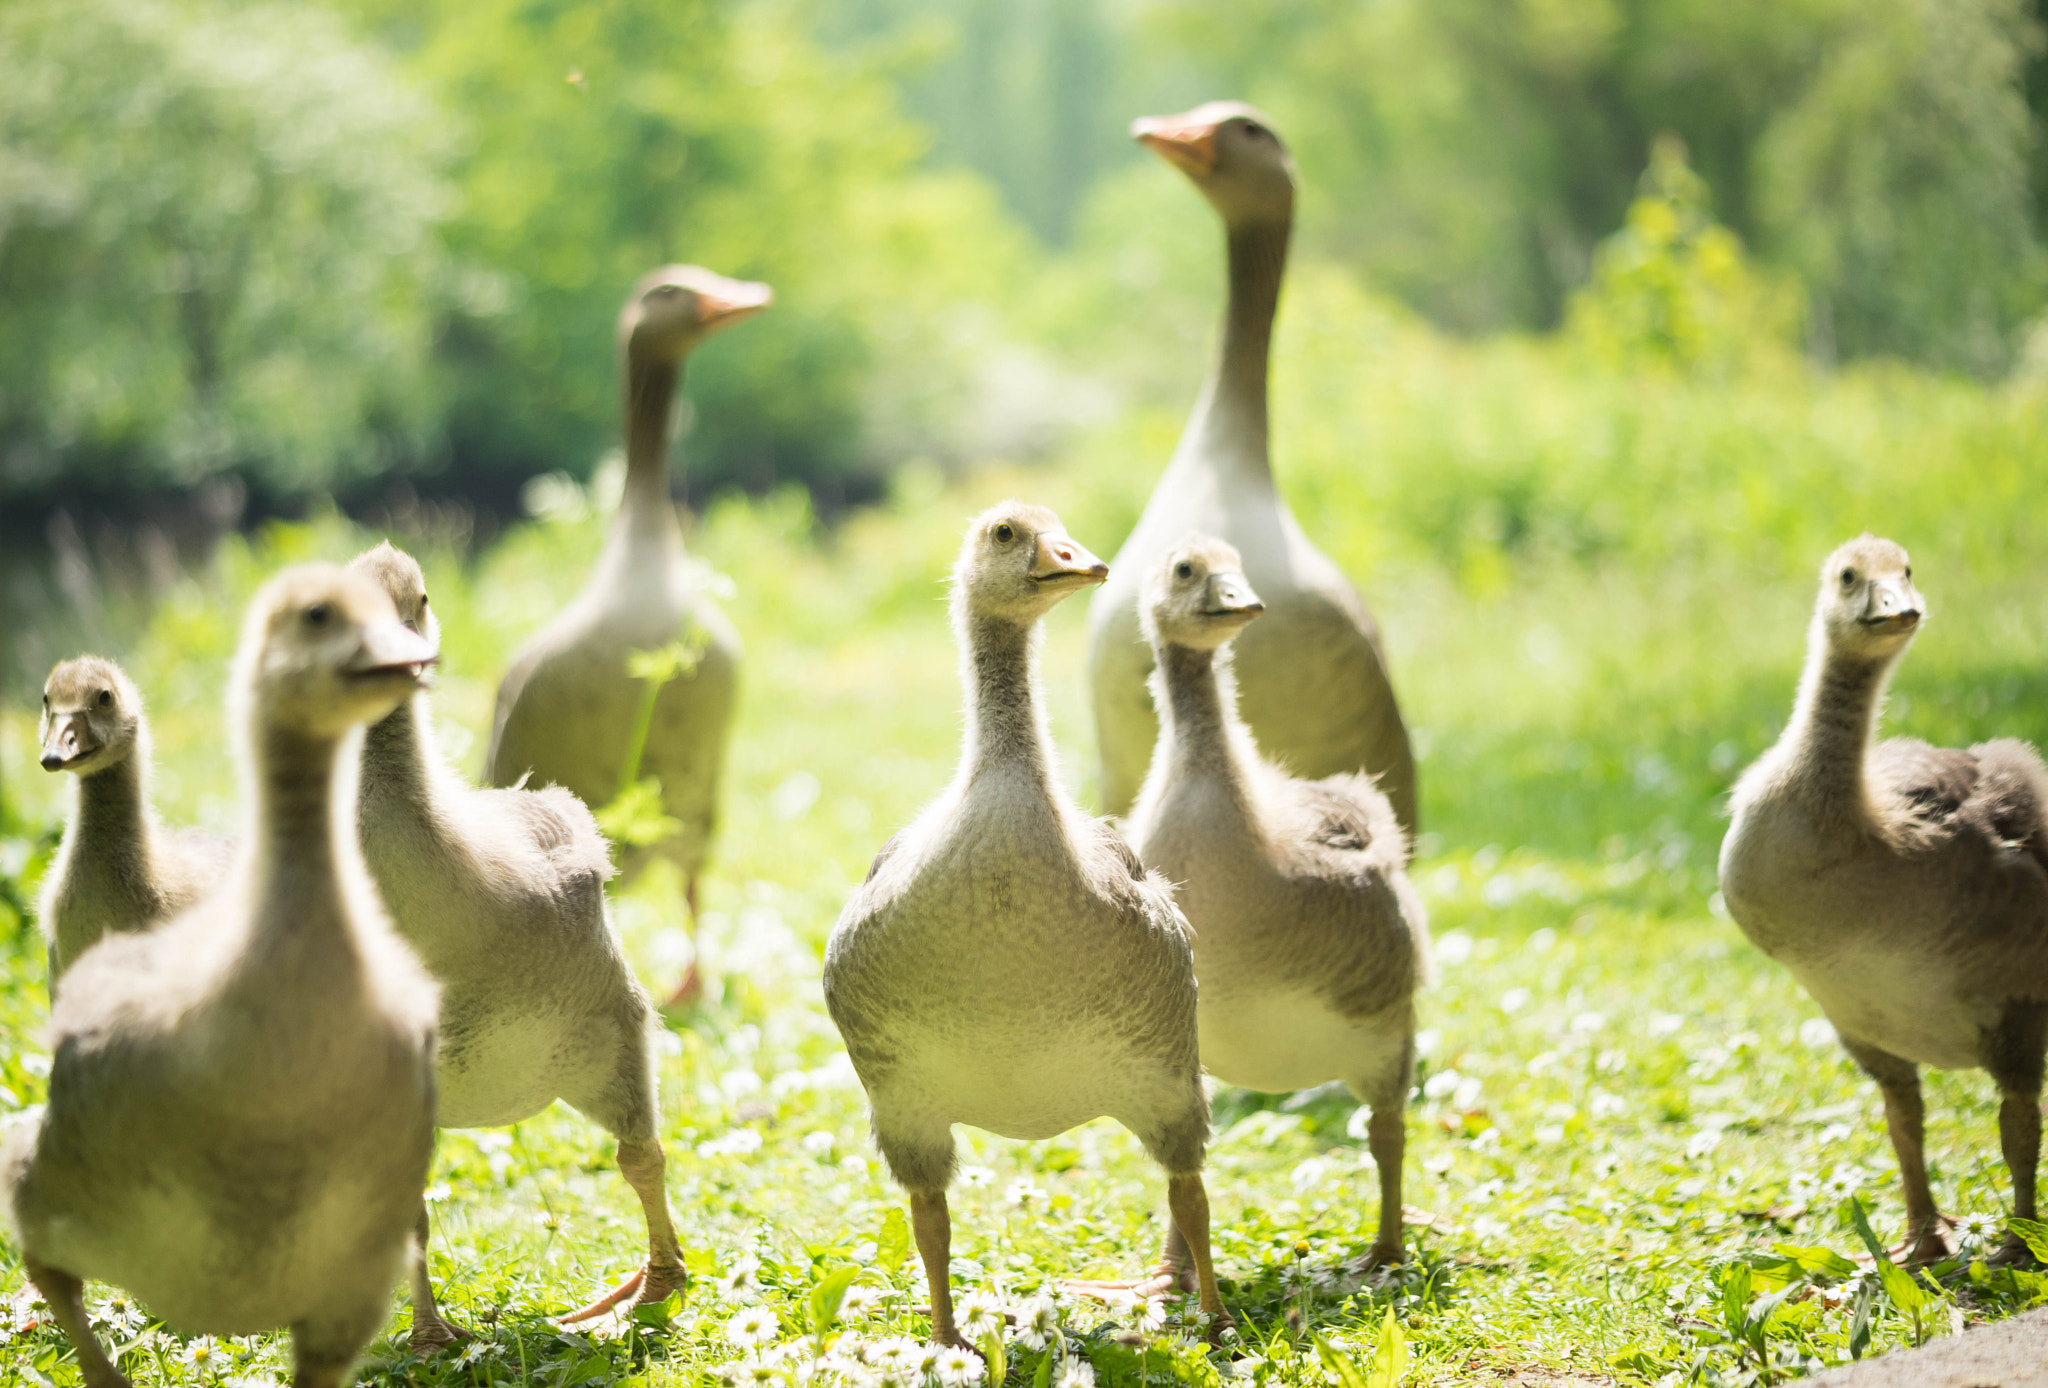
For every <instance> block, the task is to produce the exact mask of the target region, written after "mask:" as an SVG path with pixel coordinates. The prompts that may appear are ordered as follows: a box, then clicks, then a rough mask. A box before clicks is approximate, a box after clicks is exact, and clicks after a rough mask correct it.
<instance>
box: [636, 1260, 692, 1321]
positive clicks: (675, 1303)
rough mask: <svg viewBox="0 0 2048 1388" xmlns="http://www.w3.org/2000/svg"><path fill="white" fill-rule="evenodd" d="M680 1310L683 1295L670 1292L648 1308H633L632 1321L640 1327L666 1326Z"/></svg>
mask: <svg viewBox="0 0 2048 1388" xmlns="http://www.w3.org/2000/svg"><path fill="white" fill-rule="evenodd" d="M685 1266H687V1264H685ZM682 1309H683V1294H682V1293H681V1292H670V1293H669V1294H668V1295H667V1296H665V1297H663V1298H662V1299H661V1300H660V1301H657V1302H655V1303H653V1304H652V1305H650V1306H635V1307H634V1308H633V1319H634V1320H636V1321H638V1322H639V1323H640V1324H641V1325H656V1326H659V1325H667V1324H668V1323H669V1322H670V1321H672V1320H674V1319H675V1318H676V1316H677V1315H678V1314H680V1313H681V1311H682Z"/></svg>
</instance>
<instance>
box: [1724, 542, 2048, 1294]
mask: <svg viewBox="0 0 2048 1388" xmlns="http://www.w3.org/2000/svg"><path fill="white" fill-rule="evenodd" d="M1926 612H1927V607H1926V604H1925V603H1924V602H1922V601H1921V597H1920V593H1919V590H1918V589H1917V588H1915V587H1914V585H1913V570H1912V566H1911V564H1910V563H1909V561H1908V560H1907V557H1906V552H1905V551H1904V550H1903V549H1901V548H1899V546H1897V545H1895V544H1893V543H1892V542H1891V541H1889V540H1881V539H1878V538H1876V537H1874V536H1870V535H1865V536H1862V537H1860V538H1858V539H1855V540H1851V541H1850V542H1849V543H1848V544H1845V545H1843V546H1842V547H1841V548H1840V549H1838V550H1836V551H1835V552H1834V553H1833V554H1832V555H1830V556H1828V560H1827V562H1826V563H1825V564H1824V565H1822V566H1821V574H1820V596H1819V598H1818V600H1817V601H1816V602H1815V604H1814V612H1813V623H1812V626H1811V628H1810V630H1809V632H1808V635H1807V649H1806V670H1805V673H1804V674H1803V675H1802V676H1801V677H1800V681H1799V694H1798V698H1797V700H1796V701H1795V702H1794V704H1793V709H1792V719H1791V721H1790V722H1789V723H1787V724H1786V725H1785V731H1784V733H1783V734H1782V735H1781V736H1780V737H1779V739H1778V741H1777V744H1776V745H1775V746H1773V747H1772V748H1771V749H1770V750H1769V751H1767V752H1765V753H1764V754H1763V756H1761V757H1759V758H1758V759H1757V761H1756V763H1755V765H1753V766H1751V767H1750V768H1749V770H1747V771H1745V772H1744V773H1743V774H1742V779H1741V780H1740V781H1739V782H1737V784H1736V787H1735V792H1734V796H1733V811H1734V820H1733V823H1732V824H1730V826H1729V829H1728V836H1727V838H1726V839H1724V840H1723V841H1722V843H1721V892H1722V895H1723V897H1724V898H1725V899H1726V901H1727V903H1728V911H1729V914H1730V915H1732V916H1734V918H1735V921H1736V923H1737V924H1738V925H1740V926H1741V927H1742V931H1743V933H1744V934H1745V935H1747V936H1748V937H1749V938H1750V940H1751V941H1752V942H1753V943H1755V945H1756V946H1757V948H1758V949H1761V950H1762V951H1763V952H1764V953H1765V954H1768V955H1770V956H1771V957H1772V958H1773V959H1776V960H1777V961H1778V962H1779V963H1781V964H1783V965H1785V967H1787V968H1788V969H1790V970H1791V971H1792V976H1793V977H1794V978H1796V979H1798V980H1799V982H1800V985H1801V986H1802V987H1804V988H1805V989H1806V991H1807V992H1808V993H1810V994H1811V995H1812V996H1813V1000H1814V1001H1815V1002H1817V1003H1819V1004H1820V1006H1821V1010H1822V1011H1824V1012H1826V1013H1827V1015H1828V1020H1829V1021H1831V1022H1833V1023H1834V1026H1835V1030H1836V1032H1837V1033H1838V1034H1839V1035H1840V1036H1841V1039H1842V1044H1843V1046H1844V1047H1845V1048H1846V1049H1847V1050H1848V1052H1849V1055H1850V1056H1851V1058H1853V1059H1854V1060H1855V1061H1856V1063H1857V1064H1858V1065H1860V1066H1862V1067H1863V1069H1864V1071H1865V1072H1866V1073H1868V1074H1869V1075H1870V1077H1871V1078H1872V1079H1874V1080H1876V1081H1877V1084H1878V1088H1879V1089H1880V1090H1881V1091H1882V1092H1883V1094H1884V1107H1885V1119H1886V1123H1887V1125H1888V1127H1889V1128H1890V1130H1891V1139H1892V1146H1893V1148H1894V1149H1895V1150H1896V1151H1897V1153H1898V1158H1899V1172H1900V1175H1901V1177H1902V1179H1903V1181H1904V1184H1905V1195H1906V1223H1907V1230H1906V1241H1905V1247H1904V1252H1905V1253H1906V1255H1907V1256H1908V1257H1909V1258H1912V1259H1914V1260H1916V1261H1921V1262H1927V1261H1938V1260H1940V1259H1942V1258H1945V1257H1947V1256H1948V1255H1949V1252H1950V1247H1949V1239H1948V1236H1947V1231H1946V1229H1945V1228H1944V1221H1943V1219H1942V1218H1941V1215H1940V1212H1939V1211H1938V1210H1937V1209H1936V1208H1935V1203H1934V1195H1933V1192H1932V1191H1931V1190H1930V1189H1929V1186H1928V1182H1927V1163H1926V1159H1925V1156H1924V1154H1923V1147H1922V1110H1921V1103H1920V1078H1919V1072H1918V1068H1917V1067H1919V1066H1921V1065H1933V1066H1938V1067H1940V1068H1942V1069H1965V1068H1976V1067H1981V1068H1982V1069H1985V1070H1988V1071H1989V1072H1990V1074H1991V1078H1992V1079H1993V1080H1994V1081H1995V1082H1996V1083H1997V1085H1998V1088H1999V1093H2000V1095H2001V1096H2002V1100H2001V1104H2000V1107H1999V1115H1998V1134H1999V1142H2000V1145H2001V1147H2002V1148H2003V1149H2004V1156H2005V1161H2006V1165H2007V1166H2008V1167H2009V1168H2010V1170H2011V1172H2012V1185H2013V1212H2014V1213H2015V1214H2017V1215H2018V1216H2019V1217H2020V1218H2022V1219H2034V1218H2036V1217H2037V1216H2036V1214H2035V1200H2034V1196H2035V1191H2034V1177H2035V1167H2036V1165H2037V1164H2038V1161H2039V1158H2040V1148H2041V1108H2040V1103H2041V1077H2042V1067H2043V1055H2044V1052H2048V768H2044V767H2043V766H2042V763H2041V758H2040V756H2039V754H2038V753H2036V752H2035V751H2034V749H2033V748H2032V747H2029V746H2027V745H2026V744H2025V743H2023V742H2015V741H2011V740H2002V741H1997V742H1985V743H1980V744H1979V745H1977V746H1975V747H1972V748H1970V749H1969V750H1968V751H1960V750H1955V749H1950V748H1941V747H1930V746H1928V745H1927V744H1926V743H1924V742H1918V741H1915V740H1913V739H1911V738H1892V739H1889V740H1887V741H1884V742H1873V740H1872V733H1873V730H1874V728H1875V726H1876V723H1877V714H1878V708H1879V705H1880V703H1881V702H1882V699H1883V695H1884V687H1885V683H1886V681H1887V680H1889V679H1890V677H1891V673H1892V669H1893V667H1894V666H1896V665H1897V664H1898V661H1899V659H1900V657H1901V656H1903V655H1904V654H1905V652H1906V647H1907V646H1908V645H1910V644H1911V643H1912V640H1913V635H1914V633H1915V632H1917V631H1918V630H1919V628H1920V626H1921V623H1922V619H1923V618H1924V617H1925V616H1926ZM2019 1251H2020V1250H2019V1246H2018V1245H2017V1243H2016V1242H2009V1243H2008V1248H2007V1255H2008V1256H2015V1255H2018V1254H2019Z"/></svg>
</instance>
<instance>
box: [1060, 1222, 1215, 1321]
mask: <svg viewBox="0 0 2048 1388" xmlns="http://www.w3.org/2000/svg"><path fill="white" fill-rule="evenodd" d="M1066 1286H1067V1289H1068V1290H1069V1291H1074V1292H1079V1293H1080V1294H1081V1295H1083V1296H1092V1297H1098V1298H1101V1299H1103V1300H1114V1299H1115V1298H1117V1297H1119V1296H1123V1295H1125V1294H1129V1295H1132V1296H1142V1297H1154V1296H1165V1295H1166V1294H1167V1293H1168V1292H1172V1291H1180V1292H1195V1291H1199V1290H1200V1289H1201V1281H1200V1279H1199V1278H1197V1277H1196V1275H1195V1265H1194V1262H1193V1260H1192V1259H1191V1258H1190V1257H1189V1256H1188V1241H1187V1240H1186V1239H1185V1238H1183V1237H1182V1236H1181V1232H1180V1225H1179V1224H1178V1223H1177V1222H1175V1220H1174V1218H1173V1211H1172V1209H1171V1208H1169V1209H1168V1210H1167V1212H1166V1243H1165V1246H1164V1247H1162V1248H1161V1249H1160V1250H1159V1261H1158V1262H1157V1263H1156V1264H1154V1265H1153V1268H1152V1271H1151V1273H1150V1274H1149V1275H1147V1276H1145V1277H1141V1278H1138V1279H1137V1280H1135V1281H1118V1280H1117V1279H1115V1278H1107V1279H1102V1280H1097V1279H1093V1278H1078V1277H1077V1278H1069V1279H1068V1281H1067V1283H1066Z"/></svg>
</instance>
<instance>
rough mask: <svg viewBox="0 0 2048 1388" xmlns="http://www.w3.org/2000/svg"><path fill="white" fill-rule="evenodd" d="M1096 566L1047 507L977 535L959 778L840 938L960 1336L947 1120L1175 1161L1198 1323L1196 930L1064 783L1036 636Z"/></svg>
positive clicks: (845, 974) (837, 1001)
mask: <svg viewBox="0 0 2048 1388" xmlns="http://www.w3.org/2000/svg"><path fill="white" fill-rule="evenodd" d="M1107 572H1108V570H1107V568H1106V567H1105V566H1104V565H1103V564H1102V562H1101V561H1100V560H1098V559H1096V558H1095V556H1094V555H1092V554H1090V553H1088V551H1087V550H1085V549H1083V548H1081V546H1080V545H1078V544H1076V543H1075V542H1074V541H1073V540H1072V539H1071V538H1069V537H1068V535H1067V533H1066V531H1065V529H1064V528H1063V527H1062V526H1061V525H1060V522H1059V517H1057V516H1055V515H1054V514H1053V513H1052V512H1050V511H1048V510H1046V509H1045V508H1043V507H1040V506H1026V505H1023V504H1022V503H1019V502H1014V501H1012V502H1005V503H1003V504H1002V505H999V506H996V507H993V508H991V509H990V510H988V511H986V512H984V513H983V514H981V515H980V516H977V517H976V518H975V519H974V521H973V522H972V523H971V524H969V526H968V528H967V536H966V539H965V541H964V543H963V544H962V545H961V549H960V558H959V561H958V563H957V565H956V567H955V569H954V573H953V598H952V613H953V629H954V633H955V635H956V637H957V638H958V640H959V644H960V653H961V654H960V669H961V682H962V684H963V685H964V686H965V693H966V698H967V731H966V736H965V740H964V745H963V748H962V751H961V758H960V769H959V774H958V775H957V776H956V777H955V778H954V780H953V783H952V785H951V786H950V787H948V788H947V790H946V791H945V792H944V793H943V794H942V795H940V796H939V798H938V799H937V800H936V801H934V802H933V803H932V804H931V805H930V806H929V807H928V808H927V809H926V810H925V811H924V812H923V813H922V814H920V815H919V816H918V817H917V819H915V820H914V821H912V822H911V824H910V825H909V826H907V827H906V828H904V829H903V830H902V831H901V832H900V833H898V834H897V835H896V836H895V837H894V838H893V839H891V840H890V841H889V842H888V844H886V845H885V846H884V847H883V849H882V852H881V855H880V856H879V857H877V858H876V859H875V864H874V867H873V868H872V869H871V870H870V871H869V873H868V878H867V881H866V882H865V883H864V884H863V885H862V886H861V888H860V889H859V891H857V892H856V893H855V894H854V897H853V900H852V901H850V902H849V903H848V904H847V907H846V910H845V911H844V912H843V913H842V914H841V915H840V917H839V923H838V924H837V925H836V926H835V927H834V928H833V931H832V938H831V941H830V943H829V944H828V945H827V947H826V951H825V1001H826V1004H827V1006H828V1007H829V1008H830V1009H831V1012H832V1020H833V1021H834V1022H835V1023H837V1024H838V1027H839V1032H840V1035H841V1036H843V1037H844V1038H845V1040H846V1048H847V1051H848V1053H849V1054H850V1055H851V1056H852V1058H853V1065H854V1069H855V1071H856V1072H857V1073H858V1074H859V1075H860V1079H861V1083H862V1085H864V1086H865V1087H866V1089H867V1093H868V1100H869V1102H870V1104H871V1105H872V1106H873V1109H874V1132H875V1141H876V1143H877V1144H878V1145H879V1146H880V1148H881V1150H882V1155H883V1157H884V1158H885V1159H886V1160H887V1161H888V1163H889V1169H890V1171H891V1172H893V1173H894V1174H895V1177H896V1179H897V1180H898V1181H900V1182H901V1183H902V1184H903V1185H904V1186H905V1187H906V1188H907V1189H908V1190H909V1192H910V1205H911V1213H912V1217H913V1222H914V1227H915V1233H916V1238H917V1247H918V1252H919V1254H920V1255H921V1256H922V1258H923V1260H924V1266H925V1275H926V1279H927V1281H928V1283H929V1285H930V1289H931V1299H932V1303H931V1304H932V1334H933V1336H934V1337H935V1338H936V1339H938V1340H939V1341H941V1342H942V1343H957V1342H958V1334H957V1331H956V1330H955V1327H954V1323H953V1300H952V1292H951V1290H950V1289H949V1285H948V1282H947V1262H948V1256H949V1254H948V1250H949V1247H950V1240H951V1223H950V1215H949V1213H948V1210H947V1205H946V1186H947V1185H948V1184H949V1183H950V1182H951V1180H952V1177H953V1165H954V1149H953V1130H952V1125H953V1124H955V1123H970V1124H973V1125H974V1126H975V1127H978V1128H985V1129H987V1130H988V1131H990V1132H994V1133H999V1134H1001V1135H1002V1136H1004V1137H1012V1138H1026V1139H1035V1138H1047V1137H1052V1136H1054V1135H1056V1134H1058V1133H1062V1132H1065V1131H1066V1130H1067V1129H1069V1128H1071V1127H1074V1126H1075V1125H1076V1124H1079V1123H1085V1122H1087V1121H1088V1120H1090V1119H1092V1118H1097V1117H1100V1116H1102V1115H1105V1114H1107V1115H1109V1116H1111V1117H1113V1118H1115V1119H1117V1121H1119V1122H1121V1123H1122V1124H1124V1126H1126V1127H1128V1128H1129V1129H1131V1131H1133V1132H1134V1133H1136V1134H1137V1135H1138V1137H1139V1138H1140V1140H1142V1141H1143V1142H1144V1144H1145V1148H1146V1150H1147V1151H1148V1152H1149V1153H1151V1155H1152V1157H1153V1158H1154V1159H1155V1160H1156V1161H1158V1162H1159V1163H1160V1165H1162V1166H1163V1167H1165V1168H1166V1172H1167V1193H1168V1201H1169V1204H1170V1207H1171V1209H1172V1213H1173V1220H1174V1225H1175V1227H1176V1228H1177V1229H1179V1230H1180V1232H1181V1233H1182V1234H1184V1235H1185V1236H1186V1242H1187V1244H1188V1245H1189V1247H1190V1250H1191V1252H1192V1255H1193V1259H1194V1265H1195V1268H1196V1271H1197V1274H1198V1276H1199V1281H1200V1287H1201V1294H1202V1307H1203V1309H1204V1310H1206V1311H1208V1312H1209V1313H1210V1314H1211V1315H1212V1316H1214V1317H1216V1323H1217V1326H1218V1328H1219V1329H1220V1327H1221V1325H1222V1324H1223V1323H1224V1322H1225V1321H1226V1320H1227V1317H1225V1315H1224V1311H1223V1304H1222V1302H1221V1301H1220V1300H1219V1299H1218V1296H1217V1291H1216V1281H1215V1274H1214V1272H1213V1270H1212V1268H1211V1267H1210V1261H1209V1204H1208V1196H1207V1194H1206V1192H1205V1190H1204V1187H1203V1184H1202V1174H1201V1168H1202V1160H1203V1155H1204V1151H1205V1148H1206V1145H1207V1142H1208V1136H1209V1103H1208V1098H1207V1096H1206V1095H1205V1094H1204V1093H1203V1090H1202V1083H1201V1074H1200V1064H1199V1061H1198V1058H1197V1043H1196V1035H1195V974H1194V965H1193V958H1192V954H1191V951H1190V945H1189V940H1188V929H1187V923H1186V921H1185V920H1183V919H1182V917H1181V914H1180V912H1179V911H1178V910H1176V909H1175V907H1174V904H1173V898H1172V895H1171V892H1170V891H1169V889H1168V887H1167V885H1166V883H1165V882H1164V881H1162V880H1161V879H1160V878H1159V877H1158V876H1157V875H1155V874H1150V873H1147V872H1146V871H1145V869H1144V868H1143V867H1142V866H1140V865H1139V863H1138V860H1137V857H1136V856H1135V855H1134V854H1133V853H1132V852H1131V850H1130V848H1129V846H1128V845H1127V844H1125V843H1124V841H1123V840H1122V839H1121V838H1119V837H1118V836H1117V834H1116V831H1115V830H1114V829H1113V828H1112V827H1111V826H1110V825H1109V824H1108V823H1107V822H1105V821H1102V820H1097V819H1094V818H1091V817H1090V816H1089V815H1087V814H1086V813H1084V812H1083V811H1082V810H1081V809H1080V808H1079V807H1077V806H1076V805H1074V804H1073V802H1072V801H1071V800H1069V799H1068V798H1067V796H1066V794H1065V792H1064V791H1062V790H1061V788H1060V786H1059V784H1058V782H1057V780H1056V779H1055V778H1054V768H1053V749H1052V739H1051V735H1050V734H1049V732H1048V730H1047V728H1046V722H1045V711H1044V707H1043V699H1042V697H1041V695H1040V692H1039V688H1038V674H1037V648H1038V642H1039V637H1040V624H1039V619H1040V618H1041V617H1043V616H1044V615H1045V613H1046V612H1047V611H1049V610H1050V609H1051V608H1052V607H1053V606H1054V604H1056V603H1058V602H1059V601H1060V600H1061V599H1062V598H1065V597H1067V596H1068V595H1070V594H1072V593H1074V592H1077V591H1079V590H1080V589H1082V588H1085V587H1088V586H1090V585H1091V584H1094V583H1099V582H1100V581H1101V580H1102V577H1103V575H1104V574H1105V573H1107Z"/></svg>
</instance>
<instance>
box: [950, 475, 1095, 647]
mask: <svg viewBox="0 0 2048 1388" xmlns="http://www.w3.org/2000/svg"><path fill="white" fill-rule="evenodd" d="M1108 577H1109V565H1107V564H1105V563H1103V562H1102V561H1101V560H1100V559H1097V558H1096V557H1095V556H1094V555H1092V554H1090V553H1089V552H1088V551H1087V550H1086V549H1084V548H1082V546H1081V545H1080V543H1079V542H1077V541H1076V540H1075V539H1074V538H1073V537H1072V536H1070V535H1068V534H1067V528H1066V527H1065V526H1064V525H1061V524H1060V518H1059V517H1058V516H1056V515H1054V514H1053V513H1052V512H1051V511H1049V510H1047V509H1046V508H1045V507H1043V506H1031V505H1027V504H1025V503H1024V502H1021V501H1005V502H1003V503H1001V504H1000V505H997V506H991V507H989V508H988V510H986V511H983V512H982V513H981V514H980V515H978V516H976V517H975V518H974V519H973V520H972V521H969V522H968V524H967V538H966V539H965V540H964V541H963V542H962V543H961V545H960V558H959V561H958V562H957V563H956V564H955V565H954V566H953V593H954V601H955V602H956V603H964V604H965V605H966V608H967V610H968V611H970V612H973V613H975V614H977V615H984V616H990V617H999V618H1003V619H1005V620H1008V621H1013V622H1019V623H1030V622H1035V621H1037V620H1038V619H1039V618H1040V617H1042V616H1044V615H1045V614H1046V613H1047V612H1049V611H1051V610H1052V609H1053V607H1054V606H1055V605H1057V604H1058V602H1059V601H1060V599H1062V598H1064V597H1066V596H1067V595H1068V594H1070V593H1078V592H1079V591H1080V590H1081V589H1083V588H1091V587H1093V586H1094V585H1096V584H1098V583H1100V582H1102V580H1104V579H1105V578H1108Z"/></svg>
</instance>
